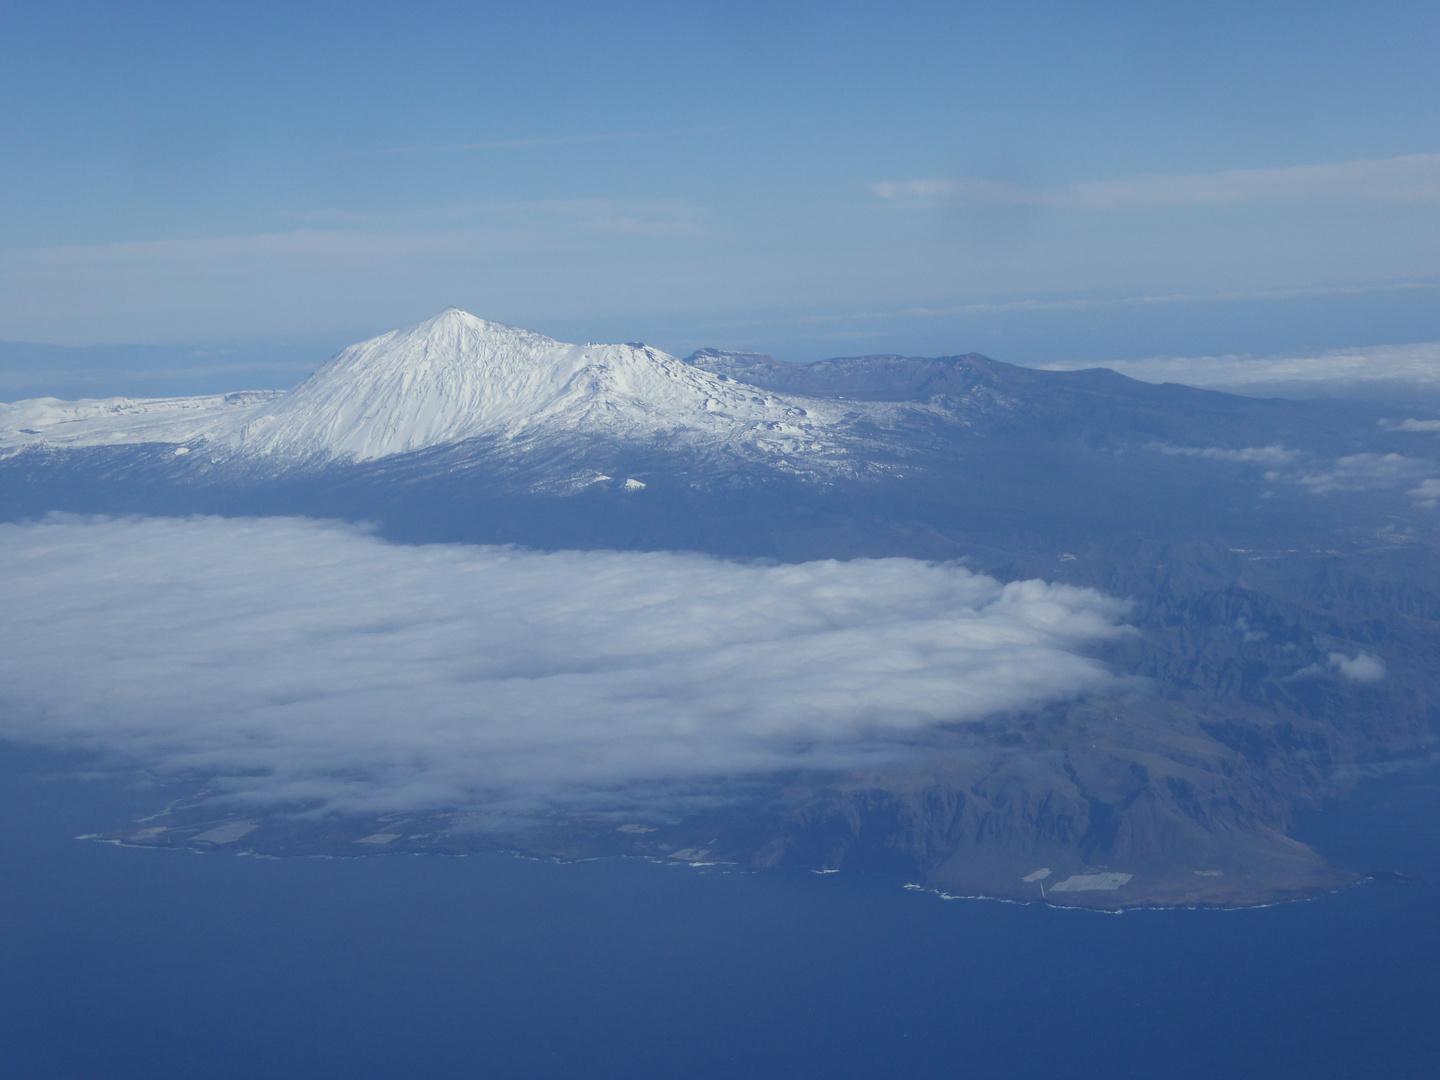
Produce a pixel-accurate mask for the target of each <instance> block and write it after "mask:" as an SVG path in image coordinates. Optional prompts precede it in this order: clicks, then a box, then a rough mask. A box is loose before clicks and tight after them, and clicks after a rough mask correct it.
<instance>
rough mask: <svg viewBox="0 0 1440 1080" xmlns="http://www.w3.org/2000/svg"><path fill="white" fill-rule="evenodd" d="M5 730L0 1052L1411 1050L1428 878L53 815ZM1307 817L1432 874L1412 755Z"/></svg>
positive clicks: (1437, 1004) (167, 1065)
mask: <svg viewBox="0 0 1440 1080" xmlns="http://www.w3.org/2000/svg"><path fill="white" fill-rule="evenodd" d="M0 750H4V752H5V753H6V756H7V758H8V761H7V763H6V765H5V766H4V768H3V770H0V772H3V775H0V808H3V814H0V1077H4V1078H5V1080H42V1078H43V1080H51V1078H66V1080H79V1078H86V1080H88V1078H96V1080H100V1078H104V1080H128V1078H134V1080H171V1078H176V1080H179V1078H182V1077H183V1078H185V1080H196V1078H202V1080H229V1078H236V1080H238V1078H245V1080H256V1078H266V1080H288V1078H292V1077H293V1078H305V1080H320V1078H331V1077H334V1078H337V1080H338V1078H344V1080H365V1078H372V1077H373V1078H401V1077H406V1078H409V1077H414V1078H425V1080H442V1078H450V1077H505V1078H509V1077H516V1078H525V1077H565V1078H591V1077H593V1078H608V1077H616V1078H626V1080H643V1078H650V1077H655V1078H660V1077H664V1078H666V1080H673V1078H691V1077H694V1078H703V1077H727V1078H730V1077H743V1078H762V1077H787V1078H794V1077H825V1078H844V1077H906V1078H923V1077H947V1078H952V1077H970V1076H974V1077H1032V1076H1034V1077H1042V1076H1043V1077H1058V1078H1079V1077H1097V1078H1100V1077H1103V1078H1105V1080H1121V1078H1131V1077H1134V1078H1141V1077H1144V1078H1155V1077H1165V1078H1169V1080H1177V1078H1186V1077H1204V1078H1227V1080H1237V1078H1243V1077H1256V1078H1260V1077H1264V1078H1269V1080H1276V1078H1282V1077H1305V1078H1307V1080H1317V1078H1328V1077H1385V1078H1397V1077H1416V1078H1420V1077H1425V1078H1433V1077H1440V889H1437V888H1436V887H1435V886H1434V885H1407V884H1391V883H1380V882H1373V883H1369V884H1366V885H1363V886H1360V887H1357V888H1354V889H1350V890H1347V891H1345V892H1342V893H1339V894H1337V895H1333V896H1329V897H1326V898H1323V899H1321V900H1317V901H1313V902H1310V903H1304V904H1290V905H1285V906H1281V907H1275V908H1269V909H1263V910H1253V911H1239V912H1207V911H1172V912H1142V913H1130V914H1126V915H1121V916H1115V915H1104V914H1096V913H1092V912H1081V911H1064V910H1054V909H1049V908H1044V907H1039V906H1022V905H1014V904H1001V903H994V902H986V901H944V900H941V899H939V898H937V897H934V896H932V895H928V894H923V893H919V892H914V891H906V890H903V889H901V888H899V887H898V886H897V885H896V884H895V883H893V882H888V881H881V880H875V879H868V878H856V877H850V876H847V875H845V874H832V875H823V876H822V875H815V874H807V873H793V874H787V873H770V874H744V873H727V872H723V871H719V870H709V871H702V870H695V869H691V868H688V867H679V866H660V865H654V864H650V863H646V862H637V861H602V862H591V863H581V864H577V865H557V864H553V863H548V862H533V861H525V860H520V859H515V858H509V857H504V856H494V857H470V858H462V859H442V858H435V857H405V856H391V857H376V858H367V859H352V860H321V859H281V860H266V859H256V858H244V857H236V856H234V855H232V854H225V853H218V852H217V853H214V854H205V855H192V854H188V853H182V852H174V851H146V850H135V849H125V848H119V847H112V846H108V845H104V844H98V843H94V842H77V841H76V840H74V839H73V837H74V836H75V835H76V834H78V833H84V832H89V831H92V829H93V827H94V825H95V821H96V816H97V813H99V811H98V810H97V807H99V806H101V805H102V804H103V805H105V806H107V807H113V806H114V804H115V803H116V801H117V800H120V801H123V800H131V801H133V803H134V805H135V807H136V808H137V809H136V812H137V813H138V812H140V810H139V808H140V807H144V806H148V805H149V804H150V801H153V799H154V795H153V793H152V794H151V795H149V796H147V795H146V794H145V793H144V792H138V791H123V790H117V789H116V786H115V785H114V784H113V783H111V782H99V781H83V780H77V779H73V778H67V777H64V776H55V775H51V776H49V777H48V778H45V777H40V776H38V775H37V770H41V771H44V770H43V769H42V766H43V765H44V764H45V763H44V761H43V759H40V758H38V757H36V756H35V755H31V754H28V753H22V752H19V751H15V750H14V749H13V748H0ZM1302 831H1303V835H1304V836H1305V837H1306V838H1307V839H1310V840H1311V841H1312V842H1314V843H1316V844H1317V845H1318V846H1320V847H1321V848H1322V849H1323V850H1326V851H1327V852H1329V853H1331V854H1332V855H1333V856H1334V857H1335V858H1336V859H1337V860H1338V861H1340V862H1341V863H1343V864H1347V865H1350V866H1352V867H1356V868H1359V869H1362V870H1370V869H1393V870H1400V871H1404V872H1407V873H1411V874H1421V875H1427V876H1429V877H1430V878H1431V880H1432V881H1440V772H1437V771H1435V770H1433V769H1432V770H1430V771H1428V772H1424V773H1415V772H1412V773H1407V774H1402V775H1397V776H1392V777H1389V778H1388V779H1385V780H1383V781H1376V782H1374V783H1372V784H1370V785H1369V786H1368V787H1367V789H1366V791H1365V793H1364V795H1363V797H1362V798H1360V799H1358V800H1356V801H1354V802H1353V803H1350V804H1347V805H1345V806H1343V807H1337V808H1333V809H1331V810H1329V811H1326V812H1325V813H1323V814H1319V815H1315V816H1313V817H1312V818H1311V819H1309V820H1307V821H1306V822H1305V823H1304V828H1303V830H1302Z"/></svg>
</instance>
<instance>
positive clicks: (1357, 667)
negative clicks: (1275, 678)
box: [1290, 651, 1389, 683]
mask: <svg viewBox="0 0 1440 1080" xmlns="http://www.w3.org/2000/svg"><path fill="white" fill-rule="evenodd" d="M1388 671H1389V669H1388V668H1386V666H1385V661H1384V660H1381V659H1380V657H1378V656H1376V655H1375V654H1374V653H1367V652H1363V651H1362V652H1357V653H1356V654H1355V655H1354V656H1347V655H1345V654H1344V653H1342V652H1332V653H1331V654H1330V655H1329V656H1328V657H1327V658H1326V660H1325V663H1323V664H1310V665H1308V666H1306V667H1303V668H1301V669H1300V670H1299V671H1297V672H1295V674H1294V675H1291V676H1290V678H1292V679H1313V678H1318V677H1320V676H1322V675H1339V676H1340V677H1341V678H1342V679H1346V680H1348V681H1349V682H1357V683H1372V682H1379V681H1380V680H1381V679H1383V678H1385V676H1386V674H1387V673H1388Z"/></svg>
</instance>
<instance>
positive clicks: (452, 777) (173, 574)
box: [0, 517, 1124, 811]
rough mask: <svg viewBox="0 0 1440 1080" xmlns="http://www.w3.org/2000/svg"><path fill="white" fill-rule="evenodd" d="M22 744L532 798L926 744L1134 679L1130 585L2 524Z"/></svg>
mask: <svg viewBox="0 0 1440 1080" xmlns="http://www.w3.org/2000/svg"><path fill="white" fill-rule="evenodd" d="M0 603H3V607H4V610H5V611H6V618H5V619H4V621H3V623H0V736H4V737H9V738H12V739H20V740H25V741H30V742H34V743H39V744H42V745H48V746H56V747H77V746H78V747H88V748H92V749H96V750H99V751H102V752H104V753H106V754H108V755H110V756H111V757H112V758H114V759H118V760H121V761H126V762H130V763H134V764H139V765H143V766H146V767H149V768H153V769H156V770H160V771H163V772H168V773H175V774H186V775H199V776H213V777H218V778H220V784H221V786H222V787H223V788H224V789H226V790H228V791H229V792H230V793H231V794H232V795H234V796H237V797H240V798H243V799H249V800H255V801H258V802H268V803H303V804H307V805H311V806H320V807H326V808H330V809H337V810H357V811H381V810H389V809H404V810H416V809H426V808H432V809H434V808H443V807H454V806H462V805H476V804H485V805H490V806H494V807H498V808H510V809H517V810H523V809H528V808H535V807H538V806H544V805H552V804H554V803H556V802H567V801H574V800H581V801H594V800H595V799H596V798H599V797H602V796H606V795H607V793H608V794H609V795H612V796H613V795H614V794H615V793H617V792H621V791H627V790H628V791H629V792H631V794H632V795H633V793H634V792H635V791H637V790H638V789H641V788H644V787H646V786H649V787H651V788H653V787H655V786H657V785H661V786H664V785H675V784H680V785H683V784H685V783H689V782H704V781H707V780H711V779H715V778H721V777H726V776H734V775H741V774H754V773H764V772H769V771H774V770H784V769H792V768H804V767H844V766H847V765H854V764H858V763H861V762H864V761H873V760H876V759H877V757H885V756H887V755H895V754H899V753H903V752H904V747H905V745H906V744H907V743H913V742H914V741H916V740H921V739H923V738H924V737H925V734H926V732H927V731H929V730H930V729H933V728H935V727H936V726H937V725H941V724H945V723H947V722H952V721H963V720H966V719H973V718H976V717H979V716H983V715H985V714H987V713H992V712H995V711H998V710H1007V709H1014V708H1022V707H1027V706H1032V705H1037V704H1040V703H1042V702H1045V701H1050V700H1055V699H1059V698H1063V697H1067V696H1071V695H1076V694H1080V693H1083V692H1085V691H1087V690H1091V689H1095V688H1098V687H1102V686H1105V685H1106V684H1107V683H1108V682H1109V681H1110V679H1111V676H1110V675H1109V674H1107V672H1106V671H1105V669H1104V668H1103V667H1102V666H1101V665H1100V664H1099V663H1097V662H1096V661H1094V660H1091V659H1088V658H1085V657H1083V656H1081V655H1079V653H1078V652H1077V650H1078V649H1080V648H1081V647H1083V646H1084V645H1085V644H1086V643H1088V642H1093V641H1096V640H1099V639H1103V638H1105V637H1108V636H1112V635H1114V634H1116V633H1119V632H1121V630H1120V628H1119V626H1118V620H1119V619H1120V618H1121V617H1122V615H1123V610H1124V609H1123V605H1122V604H1121V603H1120V602H1119V601H1116V600H1114V599H1111V598H1107V597H1104V596H1102V595H1100V594H1098V593H1095V592H1093V591H1090V590H1085V589H1077V588H1072V587H1068V586H1060V585H1051V584H1046V583H1044V582H1039V581H1029V582H1017V583H1012V584H1009V585H1003V586H1002V585H1001V584H999V583H998V582H996V581H994V580H993V579H990V578H987V577H984V576H981V575H977V574H973V573H970V572H969V571H967V570H965V569H963V568H961V567H956V566H936V565H931V564H927V563H922V562H917V561H913V560H907V559H883V560H864V561H855V562H844V563H842V562H834V561H827V562H815V563H806V564H801V565H785V566H756V565H742V564H736V563H729V562H724V561H721V560H717V559H712V558H708V557H703V556H698V555H684V554H666V553H660V554H639V553H625V552H558V553H551V554H543V553H534V552H525V551H516V550H511V549H505V548H477V547H465V546H438V545H436V546H423V547H403V546H396V545H392V544H388V543H386V542H384V541H381V540H379V539H376V538H374V537H372V536H368V535H366V534H365V533H363V532H361V531H359V530H356V529H353V528H350V527H347V526H342V525H337V524H333V523H323V522H315V521H309V520H303V519H264V520H223V519H215V518H207V519H188V520H175V519H122V520H81V519H74V518H60V517H52V518H49V519H46V520H45V521H43V522H40V523H34V524H27V525H5V526H0Z"/></svg>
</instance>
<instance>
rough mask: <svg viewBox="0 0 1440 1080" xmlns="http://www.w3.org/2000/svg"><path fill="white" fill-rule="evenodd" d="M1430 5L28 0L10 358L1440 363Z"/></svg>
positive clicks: (0, 198)
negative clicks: (1256, 355)
mask: <svg viewBox="0 0 1440 1080" xmlns="http://www.w3.org/2000/svg"><path fill="white" fill-rule="evenodd" d="M1437 40H1440V8H1436V7H1434V6H1432V5H1422V4H1416V3H1407V4H1367V5H1363V6H1362V5H1359V4H1353V5H1333V4H1332V5H1314V4H1307V5H1301V4H1281V3H1270V4H1259V5H1256V4H1253V3H1249V4H1225V3H1206V4H1183V3H1175V4H1165V5H1156V4H1153V3H1147V4H1124V3H1116V4H1085V5H1081V4H1074V3H1072V4H1010V5H994V4H983V5H982V4H959V3H956V4H943V5H942V4H888V5H884V6H883V7H882V6H881V5H855V4H850V5H847V4H790V5H778V4H744V3H739V4H737V3H723V4H722V3H676V2H671V3H663V4H662V3H656V4H633V3H632V4H611V5H599V4H585V5H581V4H543V3H537V4H526V5H518V4H517V5H483V4H465V5H460V4H454V5H449V4H424V3H421V4H409V5H398V4H363V3H347V4H343V5H342V4H334V5H326V4H319V3H311V4H305V5H278V4H277V5H267V4H253V3H251V4H244V3H241V4H227V5H220V4H195V3H189V4H138V5H119V4H64V3H52V4H46V5H40V4H25V5H21V6H20V7H19V8H18V9H15V8H12V9H11V10H10V11H9V12H7V17H6V31H5V34H4V35H3V38H0V97H3V100H0V158H3V161H4V162H5V168H4V169H3V170H0V205H3V206H4V207H5V212H4V214H3V215H0V339H4V340H10V341H35V342H56V343H64V344H90V343H96V342H154V343H164V342H188V341H223V340H226V339H250V340H271V341H273V340H278V339H281V338H286V339H295V338H297V337H305V336H306V335H308V336H309V337H306V338H305V339H306V340H315V341H321V340H325V341H327V342H328V341H330V340H331V339H333V341H334V343H335V344H337V345H338V344H343V343H344V342H345V341H348V340H352V339H354V338H356V337H359V336H362V335H365V334H369V333H373V332H378V331H380V330H384V329H389V328H392V327H395V326H398V325H402V324H406V323H409V322H415V321H418V320H419V319H421V318H424V317H426V316H428V315H430V314H433V313H434V312H435V311H437V310H439V309H440V308H443V307H445V306H446V305H449V304H457V305H460V306H462V307H464V308H466V309H467V310H470V311H473V312H475V313H476V314H479V315H482V316H485V317H489V318H495V319H499V320H501V321H505V322H510V323H515V324H519V325H524V326H528V327H532V328H535V329H539V330H542V331H546V332H549V333H554V334H556V335H558V336H562V337H568V338H570V339H572V340H573V339H585V338H595V339H624V340H636V339H643V340H646V341H650V342H653V343H655V344H658V345H660V346H661V347H664V348H668V349H671V350H672V351H676V352H684V351H688V350H689V349H690V348H694V347H696V346H698V345H701V344H716V345H728V346H735V347H757V348H764V349H767V350H769V351H773V352H775V353H776V354H777V355H784V356H787V357H789V358H793V359H811V358H815V357H818V356H823V355H835V354H844V353H857V352H879V351H900V352H912V353H915V352H923V353H937V352H956V351H965V350H968V349H972V348H976V349H981V350H983V351H987V352H990V353H992V354H993V355H997V356H1000V357H1001V358H1005V359H1015V360H1019V361H1022V362H1043V361H1055V360H1065V359H1069V358H1075V357H1079V358H1086V357H1099V356H1104V355H1110V354H1113V355H1116V356H1140V355H1151V354H1187V353H1195V352H1225V351H1231V352H1237V351H1238V352H1246V351H1251V352H1266V351H1276V350H1284V349H1297V348H1321V347H1336V346H1342V345H1347V346H1348V345H1361V344H1367V343H1398V342H1408V341H1421V340H1435V339H1436V338H1440V316H1437V308H1440V304H1437V300H1440V288H1437V285H1440V110H1437V109H1436V108H1435V107H1434V103H1435V102H1436V101H1437V100H1440V65H1437V64H1435V62H1434V45H1435V42H1436V41H1437Z"/></svg>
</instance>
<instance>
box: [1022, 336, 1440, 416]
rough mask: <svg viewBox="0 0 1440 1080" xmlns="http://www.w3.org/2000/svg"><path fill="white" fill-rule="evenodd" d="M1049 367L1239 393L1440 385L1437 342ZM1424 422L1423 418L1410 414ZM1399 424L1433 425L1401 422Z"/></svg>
mask: <svg viewBox="0 0 1440 1080" xmlns="http://www.w3.org/2000/svg"><path fill="white" fill-rule="evenodd" d="M1042 367H1043V368H1044V369H1045V370H1049V371H1074V370H1077V369H1080V368H1093V367H1107V368H1110V369H1111V370H1113V371H1118V372H1120V374H1122V375H1128V376H1129V377H1130V378H1132V379H1139V380H1140V381H1141V382H1152V383H1166V382H1173V383H1183V384H1185V385H1186V386H1198V387H1202V388H1205V389H1211V390H1232V391H1238V392H1241V393H1244V392H1255V393H1266V392H1272V391H1273V392H1277V393H1295V392H1298V393H1300V394H1302V395H1303V394H1307V393H1308V394H1323V393H1325V392H1327V390H1330V391H1333V390H1334V389H1336V388H1348V387H1365V386H1373V387H1377V388H1383V387H1385V386H1387V385H1390V386H1396V387H1417V388H1421V389H1423V390H1426V391H1430V392H1436V391H1440V342H1423V343H1420V344H1415V345H1376V346H1373V347H1370V348H1363V349H1336V350H1332V351H1329V352H1321V353H1313V354H1311V355H1308V356H1263V357H1254V356H1156V357H1149V358H1146V359H1143V360H1114V361H1105V362H1103V363H1095V362H1092V361H1076V362H1073V363H1071V362H1066V363H1054V364H1045V365H1042ZM1411 422H1412V423H1414V424H1424V423H1426V421H1423V420H1412V421H1411ZM1397 430H1405V431H1416V430H1433V429H1431V428H1428V427H1419V428H1417V427H1414V426H1411V427H1402V428H1399V429H1397Z"/></svg>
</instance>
